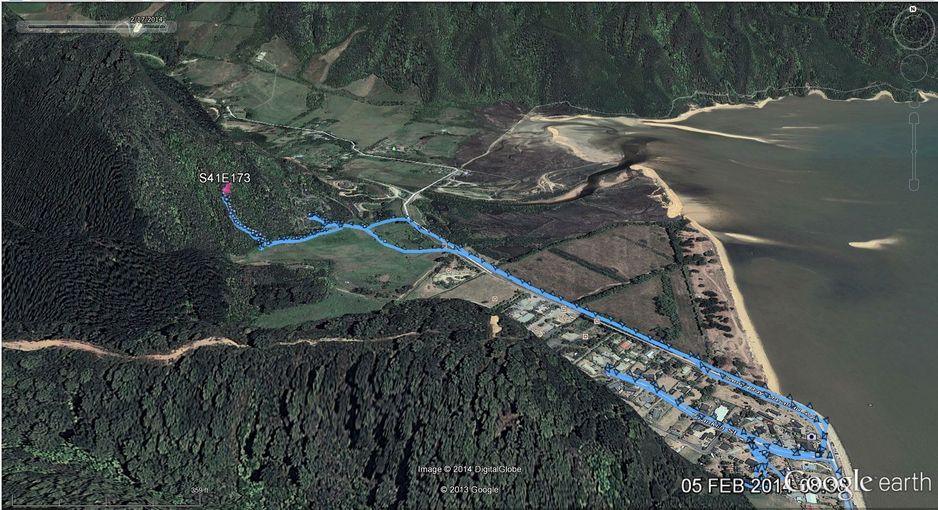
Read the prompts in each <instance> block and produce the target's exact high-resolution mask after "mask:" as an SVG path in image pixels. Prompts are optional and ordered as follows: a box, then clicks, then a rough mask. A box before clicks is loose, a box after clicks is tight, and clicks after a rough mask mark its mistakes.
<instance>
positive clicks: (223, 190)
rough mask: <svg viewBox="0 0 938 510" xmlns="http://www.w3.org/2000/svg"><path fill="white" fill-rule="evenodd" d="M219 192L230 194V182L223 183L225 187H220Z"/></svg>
mask: <svg viewBox="0 0 938 510" xmlns="http://www.w3.org/2000/svg"><path fill="white" fill-rule="evenodd" d="M221 192H222V193H224V194H225V195H230V194H231V183H230V182H226V183H225V187H224V188H222V189H221Z"/></svg>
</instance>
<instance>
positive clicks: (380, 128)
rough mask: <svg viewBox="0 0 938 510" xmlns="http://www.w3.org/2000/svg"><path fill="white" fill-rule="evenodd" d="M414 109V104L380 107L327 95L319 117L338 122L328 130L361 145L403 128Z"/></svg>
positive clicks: (343, 97)
mask: <svg viewBox="0 0 938 510" xmlns="http://www.w3.org/2000/svg"><path fill="white" fill-rule="evenodd" d="M304 104H305V103H304ZM413 110H414V107H413V106H401V105H391V106H377V105H372V104H368V103H364V102H361V101H355V100H354V99H351V98H348V97H345V96H340V95H337V94H327V95H326V98H325V101H324V103H323V106H322V110H321V112H320V116H321V117H322V118H324V119H334V120H335V121H336V122H334V123H333V124H331V125H330V126H329V127H328V128H326V130H327V131H330V132H332V133H335V134H336V135H338V136H341V137H342V138H347V139H349V140H355V141H356V142H358V145H359V146H360V147H369V146H371V145H374V144H375V143H377V142H378V141H379V140H381V139H384V138H387V137H389V136H391V135H392V134H394V133H395V132H396V131H397V130H398V129H400V126H402V125H404V124H405V123H407V121H409V120H410V119H411V116H412V114H413Z"/></svg>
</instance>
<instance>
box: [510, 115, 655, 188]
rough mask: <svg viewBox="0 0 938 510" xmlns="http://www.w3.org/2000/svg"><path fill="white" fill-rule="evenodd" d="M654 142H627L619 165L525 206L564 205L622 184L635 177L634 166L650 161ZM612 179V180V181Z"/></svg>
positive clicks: (638, 139) (647, 139)
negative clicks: (649, 156)
mask: <svg viewBox="0 0 938 510" xmlns="http://www.w3.org/2000/svg"><path fill="white" fill-rule="evenodd" d="M606 133H607V134H614V132H609V131H608V130H607V131H606ZM654 141H655V139H654V138H651V137H640V138H635V139H629V140H625V141H624V142H623V143H622V144H621V151H622V154H623V155H624V158H623V159H622V161H620V162H619V163H617V164H615V165H613V166H610V167H609V168H604V169H602V170H599V171H597V172H593V173H591V174H589V175H588V176H587V177H586V179H585V180H584V181H583V182H581V183H580V184H577V185H575V186H573V187H572V188H570V189H569V190H568V191H566V192H564V193H563V194H561V195H558V196H555V197H550V198H545V199H542V200H533V201H529V202H525V205H553V204H564V203H567V202H573V201H574V200H579V199H581V198H585V197H588V196H590V195H592V194H594V193H596V192H597V191H599V190H602V189H605V188H610V187H612V186H615V185H617V184H621V183H622V182H624V181H625V180H626V179H628V178H630V177H631V176H632V175H633V173H632V172H630V169H631V167H632V166H633V165H637V164H640V163H644V162H645V161H647V160H648V145H649V144H650V143H652V142H654ZM617 174H618V175H617ZM610 177H612V178H611V179H610Z"/></svg>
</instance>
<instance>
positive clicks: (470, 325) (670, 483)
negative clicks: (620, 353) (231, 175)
mask: <svg viewBox="0 0 938 510" xmlns="http://www.w3.org/2000/svg"><path fill="white" fill-rule="evenodd" d="M487 320H488V312H487V311H486V310H484V309H482V308H480V307H478V306H476V305H473V304H469V303H466V302H464V301H439V300H437V301H432V302H424V301H414V302H409V303H407V304H406V305H400V306H394V307H389V308H386V309H384V310H382V311H380V312H375V313H373V314H370V315H365V316H346V317H342V318H339V319H331V320H327V321H323V322H318V323H315V324H306V325H304V326H302V327H300V328H298V329H292V330H272V331H268V330H263V331H253V332H250V333H247V334H246V337H245V338H243V339H241V340H243V341H246V342H248V343H250V344H251V346H250V347H247V348H233V347H214V348H204V349H201V350H198V351H196V352H195V353H193V354H192V355H190V356H187V357H185V358H183V359H182V360H180V361H179V362H177V363H176V364H174V365H171V366H167V365H157V364H152V363H145V362H134V361H119V360H112V359H102V358H97V357H94V356H92V355H89V354H87V353H80V352H67V351H59V350H46V351H41V352H32V353H21V352H16V351H8V352H5V353H4V370H3V400H4V410H3V422H4V449H3V456H4V473H3V478H4V498H5V502H9V501H13V500H14V498H15V501H16V502H17V503H21V504H41V503H45V502H49V501H59V502H70V503H76V504H77V503H100V502H103V501H104V500H105V499H107V500H109V501H111V502H112V503H115V502H126V503H149V504H159V503H168V502H173V503H194V502H197V501H201V502H202V503H203V504H205V505H206V506H208V507H210V508H364V507H377V508H453V507H470V506H472V507H475V506H485V507H501V508H521V507H524V508H532V507H533V508H568V507H582V508H642V509H644V508H731V507H745V506H747V504H746V502H745V500H744V499H742V498H735V499H734V498H730V497H719V498H717V497H710V496H698V495H686V494H682V493H681V492H680V491H679V486H680V483H679V482H680V479H681V478H684V477H693V476H704V475H703V472H702V471H701V470H700V469H699V468H697V467H696V466H692V465H691V464H689V463H687V462H686V461H684V460H682V459H680V458H679V457H678V456H677V454H675V453H674V452H672V451H671V450H670V449H668V448H667V447H666V446H664V444H663V443H662V442H661V440H660V439H659V438H658V437H657V435H656V434H655V433H654V432H652V431H651V430H650V429H649V428H648V427H647V426H646V425H645V424H644V423H643V422H642V420H641V419H640V418H639V417H638V416H637V415H635V413H634V412H633V411H632V410H631V409H630V408H629V407H628V406H627V405H626V404H625V403H624V402H622V401H621V400H619V399H618V398H617V397H615V396H614V395H613V394H612V393H610V392H608V391H606V389H605V388H603V387H602V386H599V385H597V384H595V383H594V382H592V381H591V380H589V379H588V378H587V377H586V376H585V375H584V374H583V373H581V372H580V371H579V370H578V369H576V368H575V367H574V366H572V365H571V364H569V363H568V362H566V360H564V359H563V358H561V357H560V356H559V355H557V354H555V353H554V352H552V351H551V350H550V349H549V348H548V347H547V346H546V345H544V344H543V343H542V342H539V341H537V339H535V338H534V337H532V336H530V334H529V333H528V332H527V331H526V330H525V329H524V328H523V327H522V326H521V325H519V324H517V323H515V322H513V321H506V322H505V323H504V329H503V330H502V331H501V332H500V333H499V334H498V336H497V337H495V338H490V336H489V329H488V327H487ZM408 333H415V334H414V335H409V336H400V337H398V338H396V339H391V340H386V339H384V338H386V337H395V336H398V335H401V334H408ZM328 337H341V338H352V339H355V340H361V342H355V343H350V342H345V343H320V344H318V345H309V344H303V343H299V344H295V345H278V343H279V342H291V341H297V340H303V339H317V338H319V339H321V338H328ZM447 465H464V466H465V465H469V466H510V467H514V468H517V469H518V470H519V471H518V472H517V473H490V474H476V473H473V474H462V473H460V474H455V473H449V474H446V473H438V474H431V473H423V472H421V470H420V468H421V467H428V468H432V467H436V468H443V467H444V466H447ZM440 486H467V487H472V486H476V487H495V488H498V489H499V492H498V493H497V494H472V493H470V494H443V493H441V492H440V490H439V487H440ZM193 489H195V490H196V492H195V493H193ZM203 489H204V491H205V492H204V493H202V496H201V500H200V499H199V496H198V493H199V492H201V491H202V490H203Z"/></svg>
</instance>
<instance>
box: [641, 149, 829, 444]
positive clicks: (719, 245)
mask: <svg viewBox="0 0 938 510" xmlns="http://www.w3.org/2000/svg"><path fill="white" fill-rule="evenodd" d="M631 168H633V169H634V170H637V171H639V172H641V173H642V174H643V175H645V176H646V177H648V178H649V179H651V180H653V181H654V182H655V184H656V185H657V186H658V187H659V188H660V189H661V190H662V191H663V192H664V193H665V196H666V197H667V202H668V203H667V204H666V205H667V215H668V217H669V218H677V217H680V216H684V217H685V218H686V219H687V220H688V221H689V222H690V225H691V226H692V227H693V228H695V229H697V230H698V231H700V232H701V233H702V234H703V235H705V236H707V237H708V238H709V239H710V241H711V242H712V243H713V245H714V247H715V248H716V251H717V259H718V260H719V265H720V267H722V269H723V273H724V275H725V276H726V284H727V286H728V287H729V289H730V295H731V297H732V299H733V307H734V308H735V312H736V316H737V317H738V318H739V323H740V325H741V326H742V329H743V331H742V333H743V335H744V336H745V338H746V344H747V345H748V346H749V350H750V352H752V356H753V358H754V359H755V361H756V362H757V363H758V364H759V365H760V368H761V369H762V372H763V374H764V375H765V382H766V385H767V386H768V388H769V389H770V390H772V391H774V392H776V393H780V392H781V384H780V382H779V379H778V374H777V373H776V372H775V369H774V368H773V367H772V364H771V362H770V361H769V357H768V354H767V353H766V352H765V346H764V344H763V343H762V339H761V338H760V337H759V334H758V332H757V331H756V327H755V324H753V322H752V318H751V317H750V315H749V312H748V310H747V309H746V303H745V300H744V298H743V295H742V293H741V292H740V290H739V286H738V285H737V283H736V278H735V274H734V272H733V265H732V264H731V263H730V260H729V256H728V254H727V252H726V247H725V246H724V245H723V242H721V241H720V239H719V238H718V237H717V236H716V235H715V234H714V233H713V232H711V231H710V230H709V229H707V228H705V227H704V226H703V225H701V224H700V223H698V222H697V221H695V220H694V219H693V218H690V217H688V216H686V215H685V214H684V203H683V202H682V201H681V198H680V196H678V195H677V193H675V192H674V190H673V189H671V187H670V186H668V184H667V183H666V182H665V181H664V180H663V179H662V178H661V176H660V175H658V172H657V171H655V169H654V168H652V167H650V166H648V165H647V162H646V163H643V164H637V165H632V167H631ZM841 450H842V448H841Z"/></svg>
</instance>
